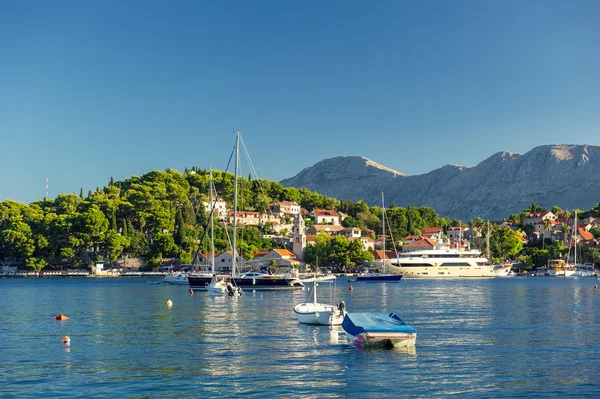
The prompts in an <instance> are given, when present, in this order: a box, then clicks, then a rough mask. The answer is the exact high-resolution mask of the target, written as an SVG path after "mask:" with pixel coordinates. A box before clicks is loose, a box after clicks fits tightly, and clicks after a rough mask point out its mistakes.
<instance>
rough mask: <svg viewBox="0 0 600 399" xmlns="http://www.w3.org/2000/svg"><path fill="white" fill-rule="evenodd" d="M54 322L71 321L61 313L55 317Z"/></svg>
mask: <svg viewBox="0 0 600 399" xmlns="http://www.w3.org/2000/svg"><path fill="white" fill-rule="evenodd" d="M54 320H69V318H68V317H67V316H65V315H64V314H62V313H61V314H59V315H58V316H54ZM67 338H68V337H67Z"/></svg>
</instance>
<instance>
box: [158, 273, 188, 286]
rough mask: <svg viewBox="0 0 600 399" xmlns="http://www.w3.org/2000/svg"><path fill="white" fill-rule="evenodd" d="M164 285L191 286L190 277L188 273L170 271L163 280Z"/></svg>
mask: <svg viewBox="0 0 600 399" xmlns="http://www.w3.org/2000/svg"><path fill="white" fill-rule="evenodd" d="M162 283H163V284H171V285H189V281H188V275H187V273H186V272H173V271H170V272H169V273H168V274H166V275H165V277H164V278H163V280H162Z"/></svg>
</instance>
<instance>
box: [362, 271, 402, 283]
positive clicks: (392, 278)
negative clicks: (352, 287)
mask: <svg viewBox="0 0 600 399" xmlns="http://www.w3.org/2000/svg"><path fill="white" fill-rule="evenodd" d="M400 280H402V275H401V274H378V273H373V274H365V275H364V276H357V277H356V279H355V281H356V282H358V283H399V282H400Z"/></svg>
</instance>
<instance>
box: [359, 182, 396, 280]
mask: <svg viewBox="0 0 600 399" xmlns="http://www.w3.org/2000/svg"><path fill="white" fill-rule="evenodd" d="M381 221H382V225H383V228H382V235H381V236H382V237H383V255H382V256H383V259H382V260H381V264H382V270H383V273H373V274H365V275H362V276H358V277H356V281H357V282H363V283H397V282H400V280H401V279H402V275H401V274H386V272H385V259H386V258H387V256H386V254H385V206H384V200H383V192H382V193H381Z"/></svg>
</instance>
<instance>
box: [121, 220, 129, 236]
mask: <svg viewBox="0 0 600 399" xmlns="http://www.w3.org/2000/svg"><path fill="white" fill-rule="evenodd" d="M121 235H122V236H123V237H128V234H127V220H125V219H123V231H122V232H121Z"/></svg>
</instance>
